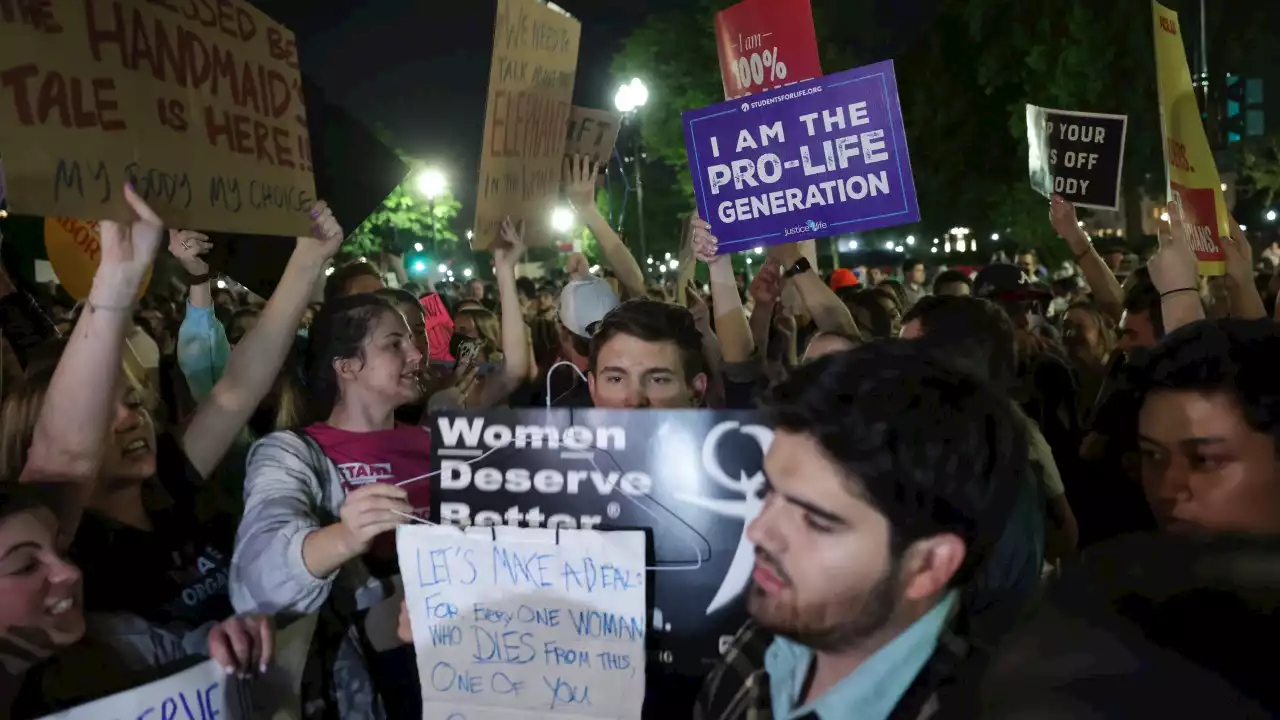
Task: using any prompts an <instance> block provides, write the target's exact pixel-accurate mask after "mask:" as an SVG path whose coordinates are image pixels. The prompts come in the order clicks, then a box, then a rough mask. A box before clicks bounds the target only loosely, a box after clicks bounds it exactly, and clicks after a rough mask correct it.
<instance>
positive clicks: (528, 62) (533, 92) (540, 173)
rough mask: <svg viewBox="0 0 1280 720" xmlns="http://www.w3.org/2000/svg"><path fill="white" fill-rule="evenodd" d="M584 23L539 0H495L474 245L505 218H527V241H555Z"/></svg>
mask: <svg viewBox="0 0 1280 720" xmlns="http://www.w3.org/2000/svg"><path fill="white" fill-rule="evenodd" d="M581 31H582V25H581V23H579V22H578V21H577V20H574V19H573V18H570V17H567V16H565V15H564V14H562V13H559V12H556V11H555V10H552V9H551V8H549V7H547V6H546V5H544V4H542V3H539V2H537V0H498V19H497V22H496V24H495V26H494V31H493V64H492V66H491V68H490V70H489V101H488V104H487V107H486V110H485V120H484V148H483V150H482V151H481V153H480V188H479V190H478V191H477V192H476V221H475V226H474V228H475V235H474V236H473V237H472V239H471V247H472V248H474V249H476V250H485V249H488V248H489V247H492V246H493V244H494V243H495V242H496V241H497V240H498V233H499V230H500V229H501V227H502V220H503V218H505V217H507V216H508V215H510V216H511V218H512V219H513V220H516V221H519V220H524V221H525V235H524V241H525V243H526V244H529V245H531V246H538V247H545V246H548V245H551V244H553V243H552V234H551V228H550V214H551V202H552V201H553V199H554V198H555V196H556V194H557V193H558V192H559V191H560V176H561V167H562V163H563V160H564V144H565V128H566V127H567V124H568V122H569V110H570V107H572V104H571V103H572V100H573V80H574V74H575V73H576V72H577V69H578V38H579V35H580V34H581Z"/></svg>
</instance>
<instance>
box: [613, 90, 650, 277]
mask: <svg viewBox="0 0 1280 720" xmlns="http://www.w3.org/2000/svg"><path fill="white" fill-rule="evenodd" d="M648 101H649V89H648V88H646V87H645V85H644V83H643V82H641V81H640V78H631V82H629V83H627V84H626V85H623V86H622V87H620V88H618V93H617V95H614V97H613V103H614V105H616V106H617V108H618V112H620V113H622V116H623V117H624V118H632V117H633V113H635V112H636V111H637V110H639V109H640V108H642V107H644V104H645V103H646V102H648ZM634 152H635V156H634V157H633V158H632V164H633V165H634V169H635V173H636V212H637V213H638V215H639V217H638V218H637V220H638V221H639V222H640V257H646V256H647V255H648V254H649V251H648V244H647V243H646V242H645V236H644V180H643V178H642V177H641V175H640V161H641V159H642V158H643V157H644V143H643V141H642V139H641V136H640V133H639V128H638V127H637V128H636V138H635V150H634Z"/></svg>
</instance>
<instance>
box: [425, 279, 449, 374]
mask: <svg viewBox="0 0 1280 720" xmlns="http://www.w3.org/2000/svg"><path fill="white" fill-rule="evenodd" d="M422 310H423V312H424V313H425V314H426V316H427V344H428V345H429V346H430V348H431V358H430V359H431V360H437V361H441V360H443V361H446V362H447V361H450V360H453V355H451V354H450V353H449V340H450V339H451V338H452V337H453V318H451V317H449V310H448V308H446V307H445V306H444V302H442V301H441V300H440V295H439V294H438V293H431V294H430V295H427V296H425V297H423V298H422Z"/></svg>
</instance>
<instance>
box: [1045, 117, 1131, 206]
mask: <svg viewBox="0 0 1280 720" xmlns="http://www.w3.org/2000/svg"><path fill="white" fill-rule="evenodd" d="M1128 120H1129V119H1128V117H1126V116H1124V115H1102V114H1099V113H1087V112H1074V111H1071V110H1049V109H1047V108H1042V107H1037V106H1035V105H1027V141H1028V144H1029V150H1028V154H1027V164H1028V170H1029V172H1030V174H1031V187H1032V188H1033V189H1034V190H1035V191H1036V192H1038V193H1040V194H1041V195H1044V196H1045V197H1049V195H1050V194H1058V195H1061V196H1062V197H1064V198H1066V199H1067V200H1069V201H1071V202H1072V203H1073V204H1075V205H1077V206H1079V207H1087V208H1096V209H1099V210H1118V209H1119V208H1120V173H1121V171H1122V170H1123V168H1124V138H1125V128H1126V126H1127V125H1128Z"/></svg>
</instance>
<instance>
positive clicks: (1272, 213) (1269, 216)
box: [1267, 210, 1276, 222]
mask: <svg viewBox="0 0 1280 720" xmlns="http://www.w3.org/2000/svg"><path fill="white" fill-rule="evenodd" d="M1275 221H1276V211H1275V210H1268V211H1267V222H1275Z"/></svg>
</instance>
